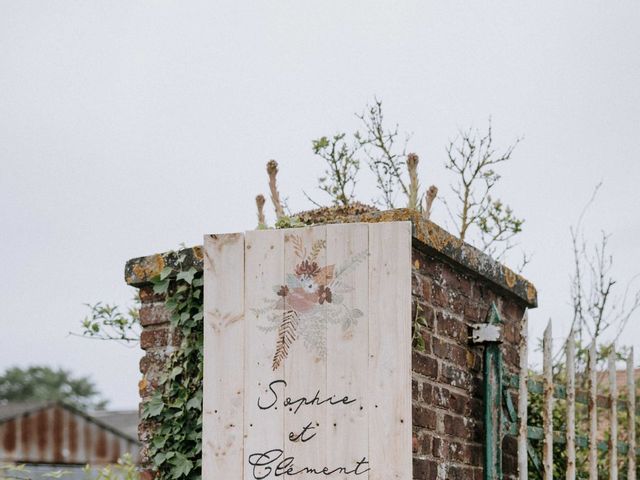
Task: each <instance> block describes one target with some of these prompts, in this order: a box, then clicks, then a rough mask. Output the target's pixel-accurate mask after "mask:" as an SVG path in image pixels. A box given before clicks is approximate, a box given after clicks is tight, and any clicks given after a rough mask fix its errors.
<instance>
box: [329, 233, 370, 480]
mask: <svg viewBox="0 0 640 480" xmlns="http://www.w3.org/2000/svg"><path fill="white" fill-rule="evenodd" d="M368 250H369V228H368V225H366V224H355V225H328V226H327V264H328V265H335V269H336V271H337V272H340V274H339V275H337V278H336V277H334V279H333V280H332V282H331V283H330V284H329V287H330V288H331V291H332V295H333V303H332V304H331V305H330V306H328V308H329V317H328V318H329V320H330V323H329V325H328V328H327V393H328V394H329V395H336V396H337V397H343V396H344V395H345V394H347V393H348V395H349V397H350V398H351V399H354V400H355V402H354V403H352V404H348V405H338V406H333V407H331V408H329V411H328V418H327V425H328V429H329V430H328V432H327V465H329V466H349V467H350V466H353V465H356V464H357V463H358V462H362V461H363V460H366V459H367V458H368V456H369V422H368V414H369V405H368V403H367V401H366V400H367V396H368V395H369V388H368V387H369V386H368V377H367V375H366V374H364V372H366V371H367V369H368V365H369V324H368V307H369V261H368V260H369V259H368ZM364 466H365V465H364V464H363V467H364ZM358 478H361V479H364V480H366V479H367V478H369V476H368V472H366V473H364V474H362V475H358Z"/></svg>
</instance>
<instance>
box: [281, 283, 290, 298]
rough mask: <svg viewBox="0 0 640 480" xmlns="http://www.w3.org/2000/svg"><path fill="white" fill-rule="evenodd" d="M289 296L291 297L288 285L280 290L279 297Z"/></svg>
mask: <svg viewBox="0 0 640 480" xmlns="http://www.w3.org/2000/svg"><path fill="white" fill-rule="evenodd" d="M287 295H289V287H287V286H286V285H282V286H281V287H280V290H278V296H279V297H286V296H287Z"/></svg>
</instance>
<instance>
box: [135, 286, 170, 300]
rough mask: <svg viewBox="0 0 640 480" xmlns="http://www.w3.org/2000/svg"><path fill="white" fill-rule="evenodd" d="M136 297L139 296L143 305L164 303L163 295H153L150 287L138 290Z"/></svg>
mask: <svg viewBox="0 0 640 480" xmlns="http://www.w3.org/2000/svg"><path fill="white" fill-rule="evenodd" d="M138 295H139V296H140V301H141V302H142V303H143V304H145V303H153V302H164V295H162V294H158V293H154V292H153V287H152V286H148V287H142V288H141V289H140V290H138Z"/></svg>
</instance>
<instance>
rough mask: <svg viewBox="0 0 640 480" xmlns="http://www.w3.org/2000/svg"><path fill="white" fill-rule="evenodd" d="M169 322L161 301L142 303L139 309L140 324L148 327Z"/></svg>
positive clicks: (167, 313)
mask: <svg viewBox="0 0 640 480" xmlns="http://www.w3.org/2000/svg"><path fill="white" fill-rule="evenodd" d="M163 323H169V312H167V309H166V308H164V304H163V303H151V304H148V305H143V306H142V308H141V309H140V325H142V326H143V327H148V326H151V325H161V324H163Z"/></svg>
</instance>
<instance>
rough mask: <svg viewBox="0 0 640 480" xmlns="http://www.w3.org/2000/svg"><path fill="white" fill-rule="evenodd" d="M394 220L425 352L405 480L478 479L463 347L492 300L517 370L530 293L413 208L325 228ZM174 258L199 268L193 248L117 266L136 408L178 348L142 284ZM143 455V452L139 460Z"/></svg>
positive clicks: (507, 359)
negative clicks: (408, 260)
mask: <svg viewBox="0 0 640 480" xmlns="http://www.w3.org/2000/svg"><path fill="white" fill-rule="evenodd" d="M301 218H302V219H303V220H304V221H307V222H309V223H311V222H315V223H331V222H330V221H328V218H329V219H330V216H329V217H327V212H326V210H322V218H318V217H314V215H313V214H312V213H306V214H303V215H301ZM400 220H410V221H411V222H412V224H413V236H414V239H413V258H412V294H413V312H414V315H415V314H416V313H417V314H418V315H422V316H423V318H424V321H425V324H426V326H425V327H423V328H421V331H420V334H421V335H422V337H423V339H424V343H425V346H426V347H425V350H424V351H418V350H415V349H414V352H413V374H412V377H413V382H412V392H407V395H409V394H411V395H412V400H413V478H414V479H415V480H418V479H419V480H423V479H424V480H432V479H448V480H454V479H464V480H476V479H478V480H479V479H482V472H483V470H482V464H483V443H482V442H483V422H482V414H483V410H482V347H478V346H476V345H472V344H471V343H470V341H469V334H470V326H471V325H472V324H474V323H482V322H484V321H485V319H486V316H487V313H488V311H489V309H490V307H491V304H492V303H495V304H496V306H497V307H498V310H499V312H500V315H501V317H502V320H503V321H504V325H503V337H504V338H503V341H504V343H503V344H502V346H501V348H502V352H503V355H504V365H505V367H506V368H507V369H508V370H509V371H511V372H512V373H516V372H517V367H518V352H517V345H518V342H519V340H520V339H519V326H520V321H521V319H522V316H523V314H524V310H525V309H526V308H533V307H535V306H536V303H537V294H536V290H535V287H534V286H533V285H532V284H531V283H529V282H528V281H526V280H525V279H524V278H522V277H520V276H518V275H516V274H515V273H513V272H512V271H511V270H509V269H508V268H507V267H505V266H503V265H501V264H500V263H499V262H497V261H495V260H493V259H491V258H490V257H488V256H487V255H485V254H483V253H481V252H479V251H478V250H476V249H475V248H473V247H471V246H469V245H467V244H464V243H462V242H460V241H459V240H457V239H456V238H455V237H453V236H451V235H450V234H449V233H447V232H446V231H444V230H443V229H441V228H440V227H438V226H437V225H435V224H434V223H431V222H428V221H424V220H422V218H421V217H420V215H419V214H418V213H416V212H413V211H410V210H406V209H400V210H392V211H386V212H373V213H372V212H369V213H364V214H362V215H354V216H346V217H345V216H339V217H337V218H335V219H334V222H338V221H339V222H342V223H349V222H380V221H400ZM178 255H184V257H185V258H186V260H184V265H186V266H187V267H189V266H194V267H196V268H197V269H199V270H201V269H202V252H201V249H200V247H194V248H189V249H186V250H182V251H181V252H178V253H175V252H170V253H165V254H157V255H151V256H148V257H141V258H135V259H132V260H130V261H129V262H127V265H126V269H125V278H126V281H127V283H128V284H129V285H133V286H136V287H138V288H139V289H140V296H141V300H142V306H141V309H140V323H141V325H142V334H141V339H140V346H141V348H142V349H143V350H144V351H145V356H144V357H143V358H142V360H141V361H140V371H141V372H142V375H143V377H142V380H141V381H140V396H141V402H142V404H143V403H144V402H145V401H146V400H147V399H149V398H150V396H151V394H152V393H153V390H154V388H156V386H157V381H158V377H159V375H160V374H161V372H162V371H163V368H164V365H165V360H166V358H167V356H168V355H169V354H170V353H171V351H172V349H173V348H174V346H175V345H177V339H176V338H174V335H173V332H172V331H171V328H170V325H169V322H168V315H167V313H166V311H165V309H164V303H163V302H164V299H163V298H162V297H161V296H158V295H155V294H154V293H153V290H152V288H151V285H150V279H151V278H153V277H154V276H155V275H158V274H159V273H160V271H161V270H162V269H163V268H165V267H167V266H169V267H173V266H175V263H176V259H177V257H178ZM418 307H419V310H418ZM514 393H515V392H514ZM515 400H516V396H515V395H514V401H515ZM151 428H153V425H148V424H145V423H143V424H141V425H140V427H139V435H140V440H141V441H142V442H143V445H145V446H146V444H147V442H148V439H149V434H150V431H151ZM502 452H503V471H504V474H505V478H515V475H516V467H517V460H516V442H515V438H512V437H506V438H505V441H504V444H503V446H502ZM145 453H146V448H144V447H143V450H142V458H143V461H145V459H146V457H145Z"/></svg>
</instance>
